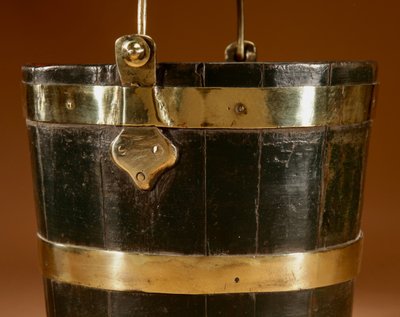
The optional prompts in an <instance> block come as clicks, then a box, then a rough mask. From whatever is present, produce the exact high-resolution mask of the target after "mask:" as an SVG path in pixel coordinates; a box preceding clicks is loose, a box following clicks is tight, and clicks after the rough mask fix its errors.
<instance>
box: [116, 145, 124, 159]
mask: <svg viewBox="0 0 400 317" xmlns="http://www.w3.org/2000/svg"><path fill="white" fill-rule="evenodd" d="M117 150H118V153H119V155H121V156H124V155H126V148H125V146H124V145H122V144H121V145H118V148H117Z"/></svg>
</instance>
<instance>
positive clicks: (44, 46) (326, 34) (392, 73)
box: [0, 0, 400, 317]
mask: <svg viewBox="0 0 400 317" xmlns="http://www.w3.org/2000/svg"><path fill="white" fill-rule="evenodd" d="M399 9H400V5H399V3H398V1H395V0H393V1H390V0H387V1H385V0H332V1H328V0H305V1H298V0H287V1H263V0H247V1H246V17H247V21H246V26H247V28H246V38H247V39H249V40H252V41H254V42H255V43H256V45H257V48H258V52H259V60H260V61H319V60H359V59H371V60H376V61H378V63H379V82H380V89H379V100H378V107H377V111H376V116H375V121H374V126H373V133H372V137H371V143H370V152H369V165H368V169H367V177H366V183H365V198H364V211H363V228H364V231H365V236H366V237H365V253H364V261H363V269H362V273H361V275H360V277H359V279H358V280H357V286H356V297H355V314H354V315H355V317H400V272H399V268H400V265H399V261H400V247H399V242H400V241H399V240H400V207H399V203H398V200H399V199H400V190H399V189H400V186H399V181H400V169H399V163H400V162H399V155H400V149H399V137H400V133H399V131H400V120H399V118H400V104H399V96H400V83H399V73H400V64H399V62H400V50H399V40H400V38H399V34H400V13H399ZM135 19H136V0H114V1H94V0H80V1H78V0H69V1H58V0H52V1H51V0H31V1H23V0H15V1H9V0H4V1H2V2H1V4H0V35H1V36H0V41H1V44H0V45H1V50H0V57H1V58H0V81H1V84H0V92H1V94H0V102H1V105H0V148H1V152H0V153H1V155H0V315H1V316H6V317H14V316H15V317H25V316H39V317H42V316H44V314H45V313H44V299H43V295H42V286H41V278H40V275H39V273H38V265H37V260H36V256H37V255H36V244H35V243H36V242H35V226H36V223H35V216H34V213H35V212H34V203H33V194H32V182H31V171H30V162H29V151H28V142H27V136H26V132H25V123H24V118H23V112H22V107H21V90H20V77H21V76H20V67H21V65H23V64H26V63H32V62H34V63H68V64H74V63H76V64H77V63H113V51H114V47H113V45H114V41H115V39H116V38H117V37H119V36H121V35H124V34H130V33H134V32H136V26H135V21H136V20H135ZM148 24H149V27H148V33H149V34H151V35H152V37H153V38H154V39H155V41H156V43H157V44H158V59H159V61H221V60H222V58H223V52H224V49H225V46H226V45H227V44H228V43H230V42H232V41H233V40H234V39H235V36H236V31H235V1H234V0H204V1H183V0H169V1H167V0H149V23H148ZM71 317H74V316H71Z"/></svg>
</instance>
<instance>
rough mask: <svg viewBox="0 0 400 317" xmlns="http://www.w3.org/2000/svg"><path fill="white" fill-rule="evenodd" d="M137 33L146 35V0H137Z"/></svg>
mask: <svg viewBox="0 0 400 317" xmlns="http://www.w3.org/2000/svg"><path fill="white" fill-rule="evenodd" d="M137 14H138V16H137V23H138V25H137V33H138V34H139V35H146V26H147V0H139V1H138V10H137Z"/></svg>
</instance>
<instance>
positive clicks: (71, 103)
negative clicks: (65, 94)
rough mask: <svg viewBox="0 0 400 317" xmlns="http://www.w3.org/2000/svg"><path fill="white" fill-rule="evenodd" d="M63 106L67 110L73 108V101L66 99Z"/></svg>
mask: <svg viewBox="0 0 400 317" xmlns="http://www.w3.org/2000/svg"><path fill="white" fill-rule="evenodd" d="M65 108H67V109H68V110H74V109H75V103H74V102H73V101H72V100H68V101H67V103H66V104H65Z"/></svg>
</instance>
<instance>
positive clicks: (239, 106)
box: [235, 103, 247, 115]
mask: <svg viewBox="0 0 400 317" xmlns="http://www.w3.org/2000/svg"><path fill="white" fill-rule="evenodd" d="M235 112H236V113H237V114H241V115H242V114H247V108H246V106H245V105H244V104H242V103H238V104H236V106H235Z"/></svg>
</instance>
